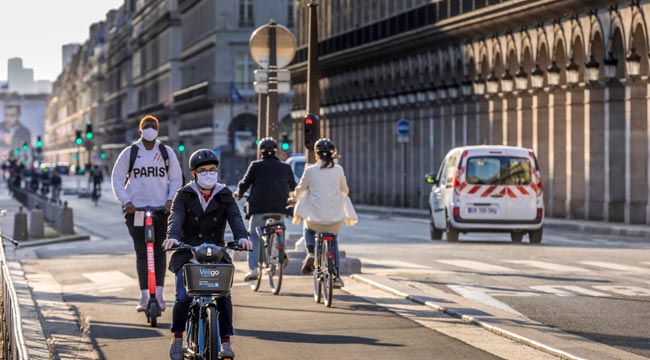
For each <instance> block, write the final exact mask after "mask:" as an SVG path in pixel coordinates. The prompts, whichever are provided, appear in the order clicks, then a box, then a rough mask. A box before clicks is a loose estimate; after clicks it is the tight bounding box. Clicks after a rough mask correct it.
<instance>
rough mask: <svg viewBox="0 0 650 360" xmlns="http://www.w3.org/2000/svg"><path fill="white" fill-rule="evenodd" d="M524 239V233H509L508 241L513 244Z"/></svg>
mask: <svg viewBox="0 0 650 360" xmlns="http://www.w3.org/2000/svg"><path fill="white" fill-rule="evenodd" d="M523 238H524V233H522V232H511V233H510V240H512V242H513V243H520V242H521V240H523Z"/></svg>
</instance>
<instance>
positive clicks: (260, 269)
mask: <svg viewBox="0 0 650 360" xmlns="http://www.w3.org/2000/svg"><path fill="white" fill-rule="evenodd" d="M264 243H265V242H264V238H263V237H262V236H260V258H259V260H257V280H251V281H250V286H251V289H253V291H257V290H259V289H260V285H262V276H263V274H264V258H265V257H266V248H265V247H264Z"/></svg>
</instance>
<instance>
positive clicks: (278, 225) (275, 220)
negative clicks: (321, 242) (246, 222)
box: [250, 214, 289, 295]
mask: <svg viewBox="0 0 650 360" xmlns="http://www.w3.org/2000/svg"><path fill="white" fill-rule="evenodd" d="M282 216H283V215H282V214H271V215H267V216H265V217H264V226H260V227H258V228H257V229H255V231H257V234H258V235H259V237H260V244H259V248H260V257H259V261H258V265H257V266H258V267H257V268H258V269H259V271H258V274H257V280H251V282H250V286H251V289H253V291H257V290H259V288H260V285H261V284H262V277H263V275H262V274H263V273H266V275H267V276H268V278H269V286H270V287H271V291H272V292H273V295H277V294H279V293H280V288H281V287H282V275H283V273H284V268H285V266H286V265H287V263H288V261H289V259H288V258H287V254H286V253H285V251H284V238H285V236H284V234H285V230H286V227H285V226H284V223H283V222H282Z"/></svg>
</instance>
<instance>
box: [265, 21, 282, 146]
mask: <svg viewBox="0 0 650 360" xmlns="http://www.w3.org/2000/svg"><path fill="white" fill-rule="evenodd" d="M276 25H277V24H276V22H275V21H274V20H271V21H269V95H268V104H267V115H266V116H267V123H266V125H267V130H266V136H270V137H272V138H274V139H276V140H277V139H278V135H279V132H280V129H279V124H278V66H277V64H278V61H277V45H276V29H277V26H276Z"/></svg>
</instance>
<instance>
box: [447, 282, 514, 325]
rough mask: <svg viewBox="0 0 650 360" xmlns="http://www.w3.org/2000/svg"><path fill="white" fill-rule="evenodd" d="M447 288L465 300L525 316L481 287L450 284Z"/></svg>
mask: <svg viewBox="0 0 650 360" xmlns="http://www.w3.org/2000/svg"><path fill="white" fill-rule="evenodd" d="M447 286H448V287H449V288H450V289H452V290H454V291H455V292H456V293H458V294H459V295H460V296H462V297H464V298H465V299H468V300H473V301H478V302H480V303H483V304H485V305H488V306H491V307H493V308H496V309H500V310H504V311H507V312H509V313H512V314H516V315H519V316H522V317H523V316H524V315H523V314H521V313H520V312H518V311H517V310H515V309H513V308H511V307H510V306H508V305H506V304H505V303H502V302H501V301H499V300H497V299H495V298H493V297H492V296H490V295H488V294H487V292H486V289H485V288H482V287H479V286H471V285H470V286H468V285H453V284H449V285H447Z"/></svg>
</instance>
